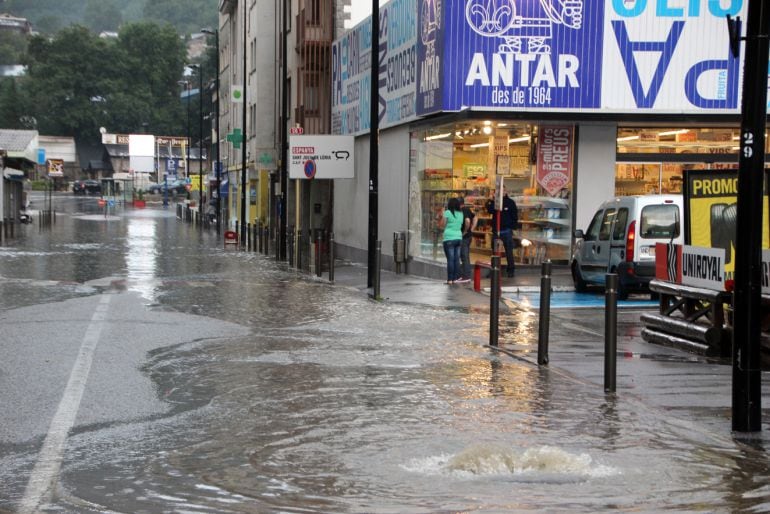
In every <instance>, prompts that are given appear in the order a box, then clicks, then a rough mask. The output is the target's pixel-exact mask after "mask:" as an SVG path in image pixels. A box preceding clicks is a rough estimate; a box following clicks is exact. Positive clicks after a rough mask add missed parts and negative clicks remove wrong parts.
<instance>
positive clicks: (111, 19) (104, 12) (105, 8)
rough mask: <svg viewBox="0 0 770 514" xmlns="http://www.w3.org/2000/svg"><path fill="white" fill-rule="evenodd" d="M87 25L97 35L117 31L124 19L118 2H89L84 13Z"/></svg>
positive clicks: (92, 0)
mask: <svg viewBox="0 0 770 514" xmlns="http://www.w3.org/2000/svg"><path fill="white" fill-rule="evenodd" d="M83 19H84V21H85V24H86V25H87V26H88V27H90V28H91V30H93V31H94V32H96V33H100V32H102V31H105V30H106V31H116V30H117V29H118V27H120V24H121V22H122V19H123V15H122V14H121V11H120V5H119V4H118V2H117V1H116V0H88V3H87V4H86V8H85V12H84V13H83Z"/></svg>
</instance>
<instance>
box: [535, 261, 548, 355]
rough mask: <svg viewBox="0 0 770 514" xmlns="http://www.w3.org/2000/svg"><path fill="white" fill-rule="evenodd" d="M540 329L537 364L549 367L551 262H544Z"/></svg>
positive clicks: (541, 278) (541, 277)
mask: <svg viewBox="0 0 770 514" xmlns="http://www.w3.org/2000/svg"><path fill="white" fill-rule="evenodd" d="M539 321H540V327H539V331H538V336H537V364H538V365H540V366H547V365H548V332H549V328H550V325H551V261H550V260H547V261H545V262H543V265H542V271H541V275H540V320H539Z"/></svg>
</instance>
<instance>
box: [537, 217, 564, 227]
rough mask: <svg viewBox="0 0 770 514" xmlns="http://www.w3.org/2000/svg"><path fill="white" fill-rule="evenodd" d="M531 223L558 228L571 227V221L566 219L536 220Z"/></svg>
mask: <svg viewBox="0 0 770 514" xmlns="http://www.w3.org/2000/svg"><path fill="white" fill-rule="evenodd" d="M529 223H536V224H539V225H556V226H558V227H569V226H570V221H569V220H567V219H564V218H535V219H533V220H531V221H529Z"/></svg>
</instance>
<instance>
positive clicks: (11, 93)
mask: <svg viewBox="0 0 770 514" xmlns="http://www.w3.org/2000/svg"><path fill="white" fill-rule="evenodd" d="M16 82H17V79H14V78H5V79H2V80H0V128H4V129H23V128H25V126H24V124H23V123H22V117H23V116H24V115H25V114H26V109H25V108H24V100H23V95H22V94H21V93H20V92H19V88H18V86H17V84H16Z"/></svg>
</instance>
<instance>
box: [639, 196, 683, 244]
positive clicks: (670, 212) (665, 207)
mask: <svg viewBox="0 0 770 514" xmlns="http://www.w3.org/2000/svg"><path fill="white" fill-rule="evenodd" d="M639 235H640V236H641V237H642V238H644V239H672V238H674V237H677V236H678V235H679V207H678V206H677V205H674V204H658V205H648V206H646V207H643V208H642V219H641V221H640V228H639Z"/></svg>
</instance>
